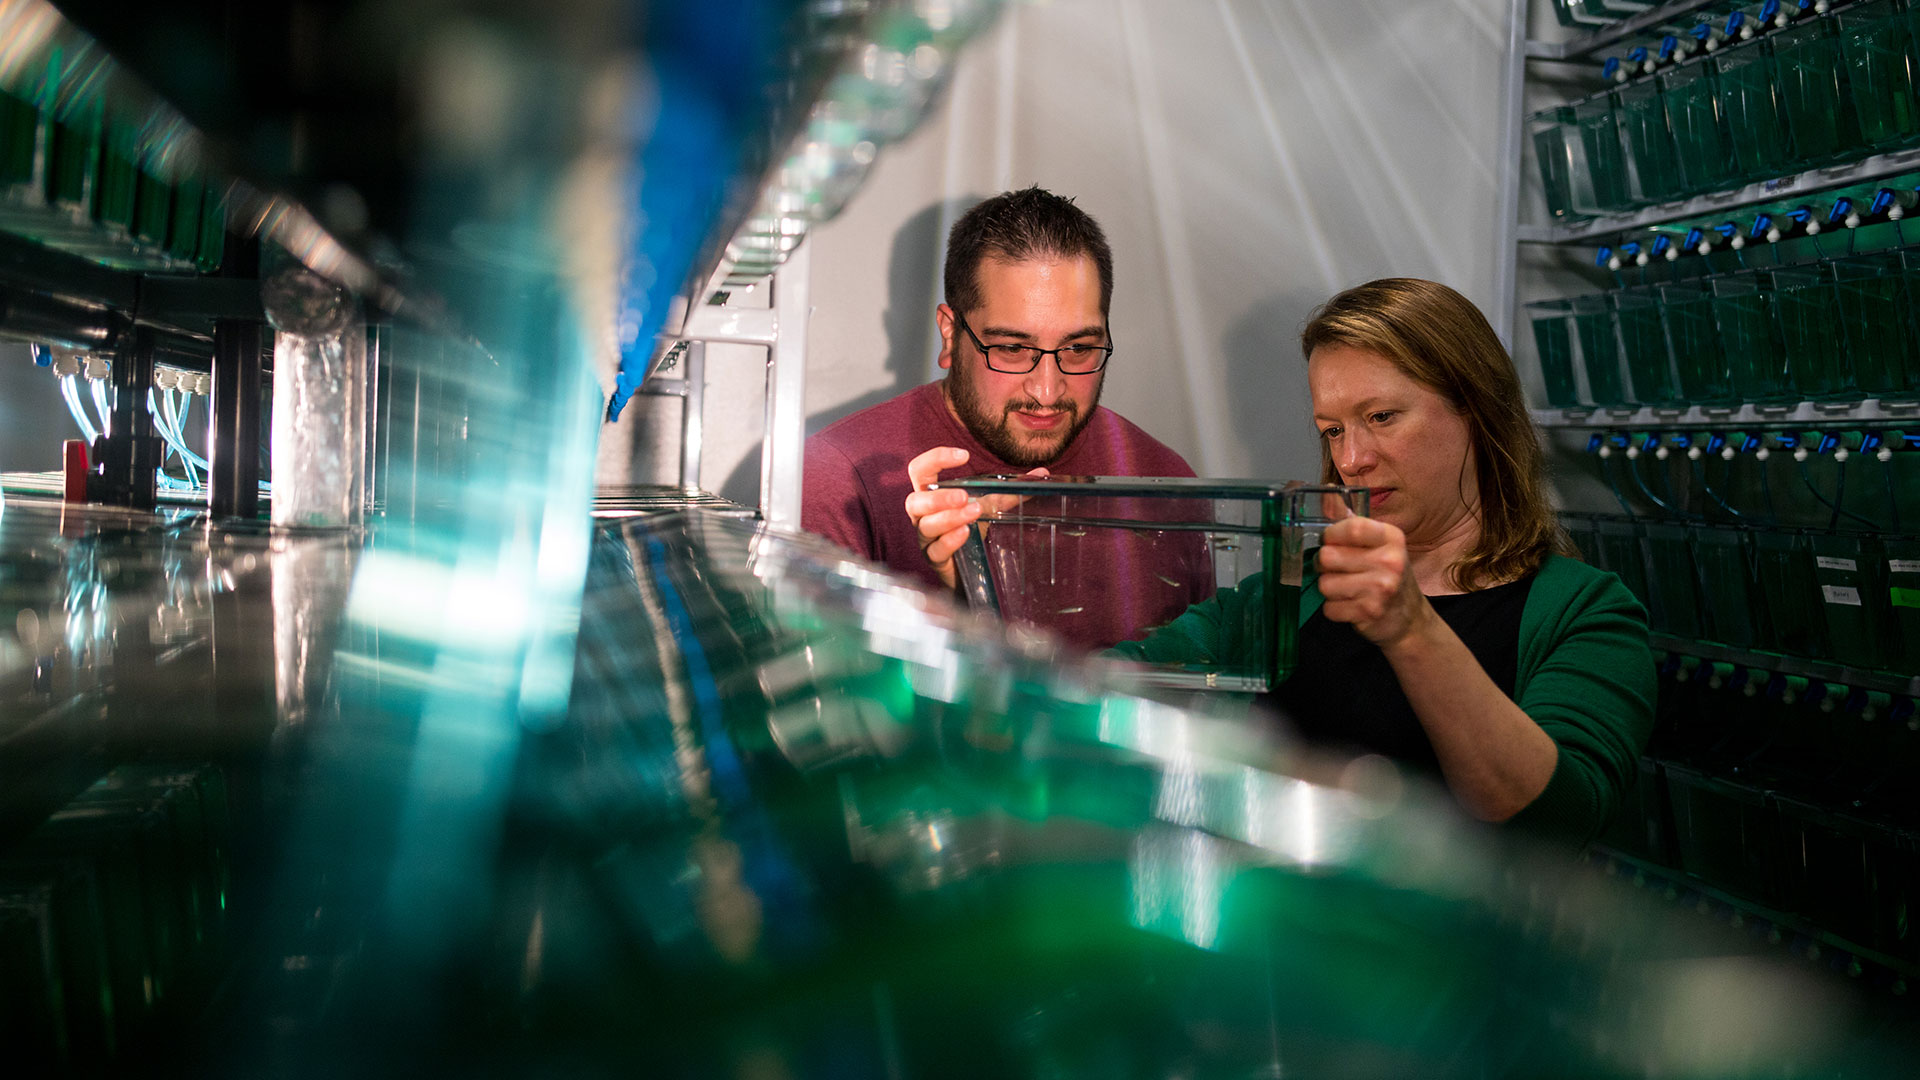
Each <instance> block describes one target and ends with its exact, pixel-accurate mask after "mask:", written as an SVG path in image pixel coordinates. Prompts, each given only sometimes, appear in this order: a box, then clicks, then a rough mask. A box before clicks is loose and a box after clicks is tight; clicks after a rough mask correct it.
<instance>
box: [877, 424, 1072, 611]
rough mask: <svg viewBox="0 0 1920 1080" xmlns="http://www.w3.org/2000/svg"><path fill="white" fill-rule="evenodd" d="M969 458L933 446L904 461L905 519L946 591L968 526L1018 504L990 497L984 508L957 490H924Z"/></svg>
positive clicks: (954, 581) (1040, 473) (1036, 473)
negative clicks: (989, 512)
mask: <svg viewBox="0 0 1920 1080" xmlns="http://www.w3.org/2000/svg"><path fill="white" fill-rule="evenodd" d="M970 456H971V455H970V454H968V453H967V452H966V451H965V450H962V449H960V448H959V447H955V446H936V447H934V448H933V449H931V450H928V451H926V452H925V453H923V454H921V455H920V456H918V457H916V458H914V459H913V460H912V461H909V462H907V480H908V482H910V483H911V484H913V493H912V494H911V495H908V496H907V516H908V517H910V518H912V519H913V526H914V529H915V530H916V531H918V532H919V533H920V550H921V551H923V552H925V553H926V556H927V561H928V562H929V563H932V564H933V569H934V572H935V573H937V574H939V575H940V580H941V581H942V582H944V583H945V584H946V586H947V588H949V589H951V588H955V587H956V586H957V585H958V583H959V577H958V575H956V574H955V573H954V569H953V555H954V552H956V551H959V550H960V545H962V544H964V543H966V542H967V528H968V526H970V525H972V524H973V523H974V522H975V521H976V520H978V519H979V517H980V515H981V513H982V511H983V510H989V509H990V510H994V511H1000V510H1005V509H1008V508H1010V507H1013V506H1016V505H1018V504H1019V502H1020V498H1019V496H1016V495H989V496H987V501H988V505H987V506H986V507H983V506H982V505H981V500H979V499H970V498H968V497H967V493H966V492H964V491H962V490H960V489H959V488H939V489H936V490H932V491H929V490H927V489H928V487H929V486H930V485H932V484H933V482H934V481H936V480H938V479H940V474H941V473H942V472H945V471H946V470H948V469H957V468H959V467H960V466H962V465H965V464H966V463H967V458H968V457H970ZM1027 475H1028V476H1032V477H1044V476H1046V475H1047V470H1045V469H1034V470H1033V471H1031V472H1029V473H1027Z"/></svg>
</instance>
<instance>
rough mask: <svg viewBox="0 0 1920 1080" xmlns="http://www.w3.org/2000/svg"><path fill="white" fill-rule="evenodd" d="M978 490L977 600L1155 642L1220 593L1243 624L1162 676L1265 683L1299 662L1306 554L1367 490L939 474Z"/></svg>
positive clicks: (963, 565) (1094, 637)
mask: <svg viewBox="0 0 1920 1080" xmlns="http://www.w3.org/2000/svg"><path fill="white" fill-rule="evenodd" d="M939 486H940V487H955V488H959V489H961V490H964V491H966V492H967V493H968V494H969V495H970V496H973V497H976V498H979V499H980V500H981V503H982V508H983V511H984V512H983V513H982V515H981V519H980V520H981V522H982V523H984V524H985V525H986V528H984V529H982V528H979V527H978V526H976V528H975V531H974V535H973V536H972V538H970V539H969V541H968V543H967V545H966V546H965V547H964V548H962V550H961V552H960V553H959V555H958V556H957V558H956V569H957V570H958V572H959V574H960V578H961V582H962V585H963V586H964V588H965V590H966V593H967V597H968V602H969V603H970V604H972V605H973V606H975V607H978V608H983V609H987V610H993V611H996V612H998V613H999V614H1000V616H1001V617H1002V618H1004V619H1006V620H1008V621H1010V622H1017V623H1023V624H1027V625H1032V626H1044V627H1047V628H1049V629H1051V630H1053V631H1055V632H1057V633H1059V634H1061V635H1062V636H1064V637H1066V638H1067V639H1068V640H1070V641H1073V642H1075V643H1077V644H1080V645H1082V646H1084V647H1088V648H1106V647H1108V646H1111V645H1114V644H1117V643H1119V642H1124V641H1136V640H1140V639H1142V638H1144V637H1146V636H1147V635H1148V634H1149V633H1150V632H1151V631H1153V630H1155V629H1156V628H1158V627H1160V626H1162V625H1164V624H1166V623H1169V622H1171V621H1173V620H1174V619H1176V618H1178V617H1179V616H1181V615H1182V614H1184V613H1186V611H1187V610H1188V608H1190V607H1192V606H1193V605H1194V604H1196V603H1199V602H1200V601H1203V600H1206V599H1207V598H1208V597H1209V596H1211V595H1212V594H1213V593H1214V590H1215V589H1220V590H1234V592H1233V593H1232V594H1231V595H1225V594H1223V595H1222V597H1221V603H1219V604H1218V605H1216V606H1215V608H1213V609H1209V610H1218V611H1220V612H1221V613H1222V614H1223V617H1235V618H1239V619H1240V620H1241V621H1240V622H1239V623H1238V624H1237V625H1234V626H1230V627H1227V626H1223V627H1221V630H1222V640H1223V641H1225V640H1227V639H1231V644H1230V647H1223V648H1222V649H1221V650H1220V651H1219V653H1218V655H1216V656H1215V658H1214V659H1213V660H1211V661H1207V662H1194V661H1190V660H1188V659H1183V660H1181V661H1180V662H1177V663H1167V664H1160V665H1156V666H1154V667H1153V668H1152V669H1151V670H1149V671H1148V672H1147V673H1146V675H1145V679H1146V681H1147V682H1148V683H1150V684H1152V685H1161V686H1172V687H1185V688H1194V689H1223V690H1241V691H1255V692H1257V691H1263V690H1266V689H1269V688H1271V687H1272V686H1274V685H1276V684H1278V683H1279V682H1281V681H1282V680H1284V679H1285V678H1286V677H1287V676H1288V675H1289V674H1291V673H1292V670H1293V657H1294V632H1295V630H1296V628H1297V626H1298V613H1299V601H1300V590H1301V587H1302V585H1303V583H1304V580H1305V575H1306V567H1307V566H1308V559H1307V556H1308V553H1309V551H1310V550H1311V549H1312V548H1313V547H1315V546H1317V544H1318V536H1319V533H1320V530H1322V529H1323V528H1324V527H1325V526H1326V525H1327V524H1328V523H1329V522H1330V521H1332V520H1335V519H1337V518H1339V517H1344V516H1349V515H1352V514H1360V515H1364V514H1366V512H1367V489H1365V488H1345V487H1321V486H1315V485H1306V484H1289V483H1260V482H1255V481H1223V480H1194V479H1177V478H1160V477H1110V476H1099V477H1052V478H1048V479H1043V480H1042V479H1030V478H1024V477H1010V476H994V477H968V478H965V479H959V480H952V481H942V482H941V484H940V485H939Z"/></svg>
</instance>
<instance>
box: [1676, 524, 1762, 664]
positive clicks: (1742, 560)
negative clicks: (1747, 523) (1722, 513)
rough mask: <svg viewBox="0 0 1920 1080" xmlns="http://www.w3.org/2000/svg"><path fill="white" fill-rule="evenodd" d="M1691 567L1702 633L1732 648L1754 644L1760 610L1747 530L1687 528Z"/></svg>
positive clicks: (1707, 526) (1713, 527)
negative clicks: (1696, 571) (1696, 572)
mask: <svg viewBox="0 0 1920 1080" xmlns="http://www.w3.org/2000/svg"><path fill="white" fill-rule="evenodd" d="M1687 531H1688V539H1689V541H1690V542H1691V543H1692V546H1693V561H1694V565H1695V566H1696V567H1698V568H1699V571H1700V588H1701V599H1702V600H1703V601H1704V603H1703V604H1702V605H1701V608H1702V611H1701V614H1702V616H1703V617H1704V619H1705V623H1706V625H1705V626H1703V627H1702V634H1703V635H1704V636H1705V637H1707V638H1709V639H1711V640H1714V641H1719V642H1723V643H1725V644H1727V645H1731V646H1733V647H1735V648H1741V649H1744V648H1750V647H1752V646H1753V645H1755V644H1757V641H1756V638H1755V627H1756V626H1757V624H1758V622H1759V619H1758V614H1759V612H1760V611H1761V610H1762V609H1761V607H1760V606H1759V603H1758V601H1757V599H1756V597H1757V596H1758V593H1757V592H1756V589H1757V588H1758V583H1757V582H1756V581H1755V580H1754V574H1753V556H1752V551H1751V544H1750V541H1749V539H1748V535H1749V534H1748V531H1747V530H1746V529H1742V528H1729V527H1722V526H1714V525H1694V526H1690V527H1689V528H1688V530H1687Z"/></svg>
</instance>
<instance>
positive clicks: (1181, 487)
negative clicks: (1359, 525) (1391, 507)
mask: <svg viewBox="0 0 1920 1080" xmlns="http://www.w3.org/2000/svg"><path fill="white" fill-rule="evenodd" d="M931 486H932V487H934V488H959V489H960V490H962V491H967V492H972V493H974V494H980V495H1058V496H1070V495H1089V496H1096V497H1127V498H1138V497H1147V498H1154V497H1159V498H1169V499H1277V498H1279V497H1280V496H1282V495H1285V494H1287V493H1288V492H1294V491H1306V492H1314V491H1329V492H1332V491H1346V490H1350V489H1347V488H1341V487H1338V486H1333V485H1326V484H1310V483H1307V482H1306V481H1304V480H1213V479H1207V478H1205V477H1196V476H1046V477H1038V476H1024V475H1020V474H1016V473H987V474H983V475H980V476H962V477H955V478H953V479H949V480H939V481H936V482H934V483H933V484H932V485H931Z"/></svg>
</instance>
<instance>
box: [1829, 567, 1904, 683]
mask: <svg viewBox="0 0 1920 1080" xmlns="http://www.w3.org/2000/svg"><path fill="white" fill-rule="evenodd" d="M1811 544H1812V546H1813V559H1814V570H1813V576H1814V581H1815V582H1816V583H1817V584H1818V586H1819V589H1820V599H1821V601H1822V602H1823V605H1824V611H1825V615H1826V625H1827V647H1828V654H1827V656H1828V658H1829V659H1831V660H1833V661H1835V662H1837V663H1841V664H1846V665H1847V666H1849V667H1857V668H1868V669H1874V668H1884V667H1888V666H1890V665H1891V664H1893V663H1894V662H1895V661H1896V660H1897V659H1898V654H1899V630H1898V629H1897V628H1896V627H1895V626H1894V622H1893V607H1892V604H1891V602H1890V593H1889V591H1888V585H1887V573H1886V555H1885V552H1884V549H1883V548H1882V547H1881V543H1880V540H1879V538H1877V537H1873V536H1858V535H1846V534H1836V533H1821V534H1816V535H1814V536H1813V537H1812V538H1811Z"/></svg>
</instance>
